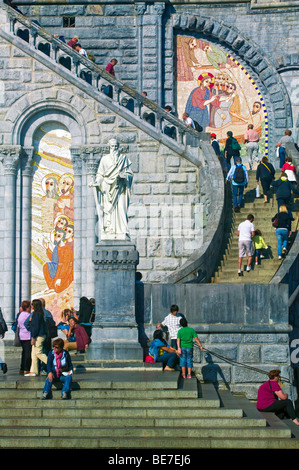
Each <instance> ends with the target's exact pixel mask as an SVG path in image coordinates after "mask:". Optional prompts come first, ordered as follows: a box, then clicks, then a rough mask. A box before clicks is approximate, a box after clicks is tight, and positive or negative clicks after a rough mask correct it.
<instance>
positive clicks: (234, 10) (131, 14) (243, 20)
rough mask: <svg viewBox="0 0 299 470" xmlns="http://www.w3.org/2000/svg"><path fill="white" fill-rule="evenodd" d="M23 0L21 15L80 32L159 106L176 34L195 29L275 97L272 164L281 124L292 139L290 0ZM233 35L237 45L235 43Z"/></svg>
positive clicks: (169, 78)
mask: <svg viewBox="0 0 299 470" xmlns="http://www.w3.org/2000/svg"><path fill="white" fill-rule="evenodd" d="M24 3H25V4H24V5H22V3H21V6H20V7H21V9H22V11H23V12H24V14H26V15H28V16H29V17H31V18H35V19H36V20H37V21H39V23H40V24H41V25H42V26H44V27H45V28H48V29H49V30H50V31H51V32H52V33H55V34H58V35H64V36H65V38H66V39H69V38H70V37H71V36H72V35H74V34H78V36H79V39H80V42H81V43H82V46H83V47H84V48H86V49H87V50H88V51H90V52H91V53H92V54H93V55H94V56H95V59H96V63H98V64H100V65H106V64H107V63H108V62H109V60H110V58H111V57H112V56H115V57H116V58H117V59H118V61H119V62H118V65H117V67H116V70H117V76H118V77H119V78H120V79H121V80H124V81H126V82H127V83H129V84H130V85H132V86H133V87H135V88H136V89H137V90H138V91H140V92H141V91H143V90H145V91H147V92H148V96H149V97H150V98H151V99H153V100H154V101H156V102H157V103H158V104H162V105H165V104H172V105H173V106H174V107H175V108H176V106H177V103H176V88H175V87H176V85H175V63H174V60H175V36H176V34H182V33H183V34H187V35H188V34H193V33H194V31H197V37H198V38H199V39H203V40H211V41H212V42H214V44H216V45H217V44H218V45H219V46H220V47H222V48H223V49H224V50H225V51H226V52H227V53H233V55H234V56H235V57H236V59H237V60H238V61H240V63H241V65H243V66H245V69H246V70H247V72H248V73H249V74H250V76H251V77H252V79H253V80H256V83H257V84H258V86H259V88H260V91H261V93H262V95H263V96H264V98H265V100H266V102H267V101H268V102H269V100H270V101H271V102H272V104H271V106H270V107H269V109H268V111H269V113H268V119H269V134H270V137H269V154H270V158H271V159H273V160H274V163H275V151H274V145H275V144H276V142H277V140H278V139H279V138H280V137H281V135H282V134H283V132H284V129H285V128H288V127H289V128H293V130H294V134H295V138H296V139H297V134H296V129H295V128H296V120H297V114H298V110H297V107H298V103H297V101H298V100H297V98H296V95H295V94H294V93H293V92H292V90H293V89H294V88H295V87H296V73H297V72H296V70H297V69H298V54H296V53H293V51H296V50H297V49H298V47H297V48H296V46H298V37H297V34H296V27H297V23H298V8H296V5H295V4H294V5H293V4H292V8H291V7H289V5H285V6H284V5H282V4H281V3H280V4H279V3H275V5H273V2H269V4H265V3H264V2H263V3H262V4H261V3H260V2H250V3H249V2H242V1H240V2H236V1H234V2H219V3H217V2H214V1H213V2H212V7H211V4H210V3H209V2H206V4H200V5H198V4H196V2H188V1H184V2H179V1H177V2H176V1H166V2H154V4H150V2H128V3H126V4H124V5H120V4H118V3H117V2H114V1H113V0H111V1H110V2H107V3H105V4H103V5H90V2H88V1H82V3H81V4H79V5H69V4H68V5H58V4H56V2H52V3H51V5H49V6H46V5H39V2H38V1H36V2H34V3H35V5H34V6H28V5H26V2H24ZM65 16H66V17H72V16H74V17H75V18H76V26H75V27H74V28H63V27H62V23H63V17H65ZM194 26H196V27H195V28H194ZM224 33H225V34H224ZM236 38H237V42H238V45H237V44H236V43H235V42H234V41H235V39H236ZM245 44H248V45H249V46H251V49H252V50H251V52H250V51H248V52H247V53H246V55H244V53H243V51H242V48H244V45H245ZM249 49H250V47H249ZM249 52H250V54H251V55H250V54H249ZM265 63H266V64H267V66H268V70H267V71H265ZM282 64H283V65H285V64H289V69H288V75H287V76H286V75H285V74H284V75H285V76H284V77H283V80H282V79H281V77H280V76H279V73H278V72H281V73H283V72H284V71H285V67H284V68H283V69H282V68H281V66H282ZM261 72H262V73H261ZM283 81H284V82H285V85H284V83H283ZM270 88H271V90H270ZM272 95H273V96H272Z"/></svg>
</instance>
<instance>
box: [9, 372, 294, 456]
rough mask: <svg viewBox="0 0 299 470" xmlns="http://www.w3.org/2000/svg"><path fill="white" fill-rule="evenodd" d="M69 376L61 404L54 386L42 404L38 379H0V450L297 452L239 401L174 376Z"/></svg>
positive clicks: (283, 433) (276, 427)
mask: <svg viewBox="0 0 299 470" xmlns="http://www.w3.org/2000/svg"><path fill="white" fill-rule="evenodd" d="M75 375H76V377H74V382H73V386H72V392H71V399H70V400H61V398H60V395H61V390H60V387H59V388H58V389H56V388H55V386H54V387H53V399H52V400H42V399H41V397H42V388H43V384H44V381H45V378H44V377H34V378H26V377H20V378H17V379H15V378H14V377H12V378H9V377H6V376H5V378H4V380H2V381H1V382H0V448H3V449H4V448H6V449H8V448H18V449H25V448H26V449H42V448H43V449H45V448H47V449H63V448H66V447H67V448H76V449H84V448H86V449H99V448H102V449H104V448H120V449H130V448H131V449H133V448H135V449H168V448H169V449H177V448H185V449H187V448H190V449H200V448H244V447H245V448H271V449H272V448H299V441H298V440H297V439H294V438H292V432H291V430H290V428H289V427H288V426H287V425H286V424H284V423H283V422H281V421H280V420H278V418H276V417H275V416H274V418H273V415H272V414H271V413H270V414H269V416H270V415H271V417H272V422H270V420H269V419H268V417H265V416H263V415H262V414H261V413H259V412H258V411H257V410H256V408H255V405H254V404H252V403H250V402H249V400H247V399H246V398H245V397H243V398H242V399H241V398H238V397H234V396H233V395H231V393H230V392H229V391H228V390H226V391H216V389H215V387H214V385H213V384H210V383H203V382H198V381H197V379H196V378H195V377H193V378H192V379H191V380H190V379H185V380H183V379H182V378H181V376H180V372H162V370H154V371H131V370H127V371H126V370H122V371H119V370H117V371H115V370H110V371H109V370H106V371H100V372H98V371H95V372H92V373H82V374H75ZM240 400H241V401H240ZM242 400H243V401H242ZM269 423H270V424H269Z"/></svg>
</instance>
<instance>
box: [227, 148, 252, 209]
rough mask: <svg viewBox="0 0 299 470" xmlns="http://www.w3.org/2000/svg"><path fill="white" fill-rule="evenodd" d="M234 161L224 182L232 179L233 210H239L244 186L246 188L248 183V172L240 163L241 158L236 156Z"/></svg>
mask: <svg viewBox="0 0 299 470" xmlns="http://www.w3.org/2000/svg"><path fill="white" fill-rule="evenodd" d="M235 162H236V163H235V165H233V166H232V167H231V169H230V170H229V172H228V174H227V177H226V180H225V183H227V182H228V181H229V180H231V181H232V191H233V205H234V211H235V212H239V210H240V207H241V203H242V199H243V194H244V188H246V187H247V184H248V173H247V169H246V167H245V166H244V165H243V164H242V159H241V158H240V157H236V159H235Z"/></svg>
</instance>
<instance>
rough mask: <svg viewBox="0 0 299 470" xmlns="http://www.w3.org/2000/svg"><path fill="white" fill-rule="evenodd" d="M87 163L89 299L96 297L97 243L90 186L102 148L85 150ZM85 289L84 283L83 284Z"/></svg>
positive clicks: (86, 286)
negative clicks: (95, 262) (95, 251)
mask: <svg viewBox="0 0 299 470" xmlns="http://www.w3.org/2000/svg"><path fill="white" fill-rule="evenodd" d="M84 154H85V163H86V184H85V191H86V192H85V201H86V204H85V207H84V229H83V231H84V239H85V243H86V244H85V247H84V248H85V249H84V252H83V253H85V258H84V259H85V261H84V268H85V272H84V293H83V294H82V295H84V296H87V297H94V283H95V280H94V266H93V263H92V251H93V249H94V247H95V244H96V241H97V234H98V229H97V215H96V204H95V198H94V191H93V188H90V187H89V186H88V185H89V183H90V182H91V181H94V179H95V175H96V172H97V168H98V164H99V160H100V156H99V155H100V154H101V147H99V146H97V147H94V146H88V147H85V148H84ZM82 287H83V283H82Z"/></svg>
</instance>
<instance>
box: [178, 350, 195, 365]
mask: <svg viewBox="0 0 299 470" xmlns="http://www.w3.org/2000/svg"><path fill="white" fill-rule="evenodd" d="M181 351H182V354H181V355H180V366H181V367H190V368H192V367H193V348H181Z"/></svg>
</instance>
